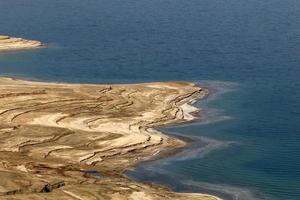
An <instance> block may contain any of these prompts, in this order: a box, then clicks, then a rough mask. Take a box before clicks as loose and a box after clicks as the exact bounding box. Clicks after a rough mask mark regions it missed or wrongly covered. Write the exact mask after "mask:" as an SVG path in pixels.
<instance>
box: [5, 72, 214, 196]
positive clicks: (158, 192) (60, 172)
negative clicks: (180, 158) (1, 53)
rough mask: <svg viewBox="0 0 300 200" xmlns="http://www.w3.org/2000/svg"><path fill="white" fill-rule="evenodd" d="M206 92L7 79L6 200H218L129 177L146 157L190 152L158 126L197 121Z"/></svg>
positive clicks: (189, 86) (171, 86)
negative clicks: (193, 104) (195, 115)
mask: <svg viewBox="0 0 300 200" xmlns="http://www.w3.org/2000/svg"><path fill="white" fill-rule="evenodd" d="M206 93H207V91H206V90H205V89H202V88H200V87H198V86H197V85H195V84H193V83H187V82H168V83H143V84H127V85H83V84H58V83H42V82H31V81H25V80H18V79H12V78H4V77H3V78H1V77H0V160H1V161H0V177H1V179H0V200H1V199H19V200H21V199H32V200H35V199H36V200H40V199H48V200H52V199H53V200H54V199H79V200H92V199H113V200H123V199H124V200H125V199H126V200H127V199H128V200H157V199H178V200H181V199H182V200H187V199H191V200H196V199H198V200H213V199H214V200H216V199H218V198H217V197H213V196H210V195H205V194H187V193H175V192H172V191H170V190H169V189H168V188H165V187H162V186H158V185H155V184H146V183H138V182H135V181H132V180H130V179H128V178H127V177H125V176H123V175H122V173H123V172H124V170H126V169H128V168H132V167H134V166H135V165H137V164H138V163H139V162H141V161H143V159H145V158H149V157H151V156H153V155H157V154H159V153H163V152H166V151H168V150H172V149H176V148H181V147H184V146H185V145H186V143H185V142H184V141H182V140H179V139H177V138H174V137H171V136H167V135H164V134H162V133H160V132H158V131H157V130H155V129H154V128H157V127H160V126H164V125H168V124H173V123H181V122H185V121H188V120H192V119H193V117H192V115H191V114H190V112H195V111H196V110H195V108H193V107H191V106H189V105H188V103H190V102H192V101H194V100H195V99H198V98H201V97H203V96H204V95H205V94H206ZM91 170H92V172H93V173H92V172H91ZM98 173H100V174H101V177H97V175H98ZM92 174H94V175H92Z"/></svg>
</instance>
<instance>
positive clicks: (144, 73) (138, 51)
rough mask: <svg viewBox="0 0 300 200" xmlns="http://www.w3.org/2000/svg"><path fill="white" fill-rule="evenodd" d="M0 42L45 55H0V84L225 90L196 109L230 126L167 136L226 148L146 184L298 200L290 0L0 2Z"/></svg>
mask: <svg viewBox="0 0 300 200" xmlns="http://www.w3.org/2000/svg"><path fill="white" fill-rule="evenodd" d="M0 34H9V35H16V36H21V37H25V38H32V39H37V40H41V41H43V42H45V43H46V44H47V45H48V46H49V48H46V49H39V50H30V51H20V52H10V53H2V54H0V74H1V75H11V76H21V77H27V78H34V79H41V80H51V81H65V82H66V81H67V82H90V83H91V82H93V83H108V82H109V83H128V82H146V81H167V80H187V81H195V82H198V81H200V80H210V81H224V82H225V83H224V84H223V86H222V87H224V88H227V85H228V82H233V83H234V85H235V86H234V88H235V90H234V91H232V92H229V93H226V94H224V95H223V96H220V97H218V98H216V99H215V100H212V101H210V103H208V106H209V107H211V108H215V109H219V110H223V112H220V113H218V114H217V115H226V116H229V117H230V119H227V120H223V121H219V122H216V123H209V124H197V125H191V126H184V127H174V128H171V129H169V130H168V131H173V132H179V133H181V134H187V135H196V136H205V137H208V138H211V139H215V140H218V141H225V142H228V141H232V142H233V143H230V142H229V144H228V145H223V146H224V147H223V146H222V145H221V147H222V148H217V149H216V150H214V151H211V152H209V153H207V155H206V154H205V156H202V154H201V153H199V154H197V155H196V156H193V157H192V158H190V159H177V160H176V159H175V160H173V161H172V160H171V161H168V163H167V164H165V165H163V166H162V168H161V170H162V172H165V175H166V177H167V178H165V179H164V178H162V177H163V176H160V177H161V180H158V181H161V182H164V183H165V184H168V183H169V184H168V185H171V186H172V187H173V188H175V189H176V190H178V191H191V190H198V189H199V190H200V189H201V190H203V191H204V190H206V191H212V189H211V188H218V189H219V190H220V191H221V190H224V188H226V190H230V191H233V192H232V193H238V194H239V195H238V197H237V199H253V198H254V197H253V196H252V197H249V196H251V195H255V198H261V199H263V198H264V199H287V200H298V199H300V130H299V129H300V116H299V115H300V92H299V89H300V1H298V0H285V1H281V0H268V1H267V0H151V1H150V0H138V1H133V0H127V1H121V0H113V1H112V0H90V1H79V0H73V1H69V0H59V1H58V0H57V1H55V0H54V1H49V0H48V1H47V0H39V1H36V0H22V1H5V0H0ZM211 83H214V82H211ZM216 85H219V84H216ZM222 87H221V88H222ZM228 87H231V86H228ZM161 162H163V161H161ZM145 170H146V169H145ZM153 176H155V174H153ZM168 177H171V178H172V184H170V181H168ZM140 178H141V177H140ZM146 179H148V180H151V177H145V180H146ZM179 180H180V181H179ZM182 180H186V181H185V183H183V182H182ZM187 185H188V186H187ZM236 191H238V192H236ZM212 192H213V193H217V192H216V191H212ZM250 193H251V194H250ZM228 198H231V197H228Z"/></svg>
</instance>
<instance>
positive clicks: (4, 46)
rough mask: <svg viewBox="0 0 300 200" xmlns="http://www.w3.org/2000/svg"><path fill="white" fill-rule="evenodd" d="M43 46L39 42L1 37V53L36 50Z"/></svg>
mask: <svg viewBox="0 0 300 200" xmlns="http://www.w3.org/2000/svg"><path fill="white" fill-rule="evenodd" d="M43 46H44V45H43V44H42V43H41V42H39V41H35V40H26V39H23V38H16V37H10V36H7V35H0V51H11V50H22V49H34V48H41V47H43Z"/></svg>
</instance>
